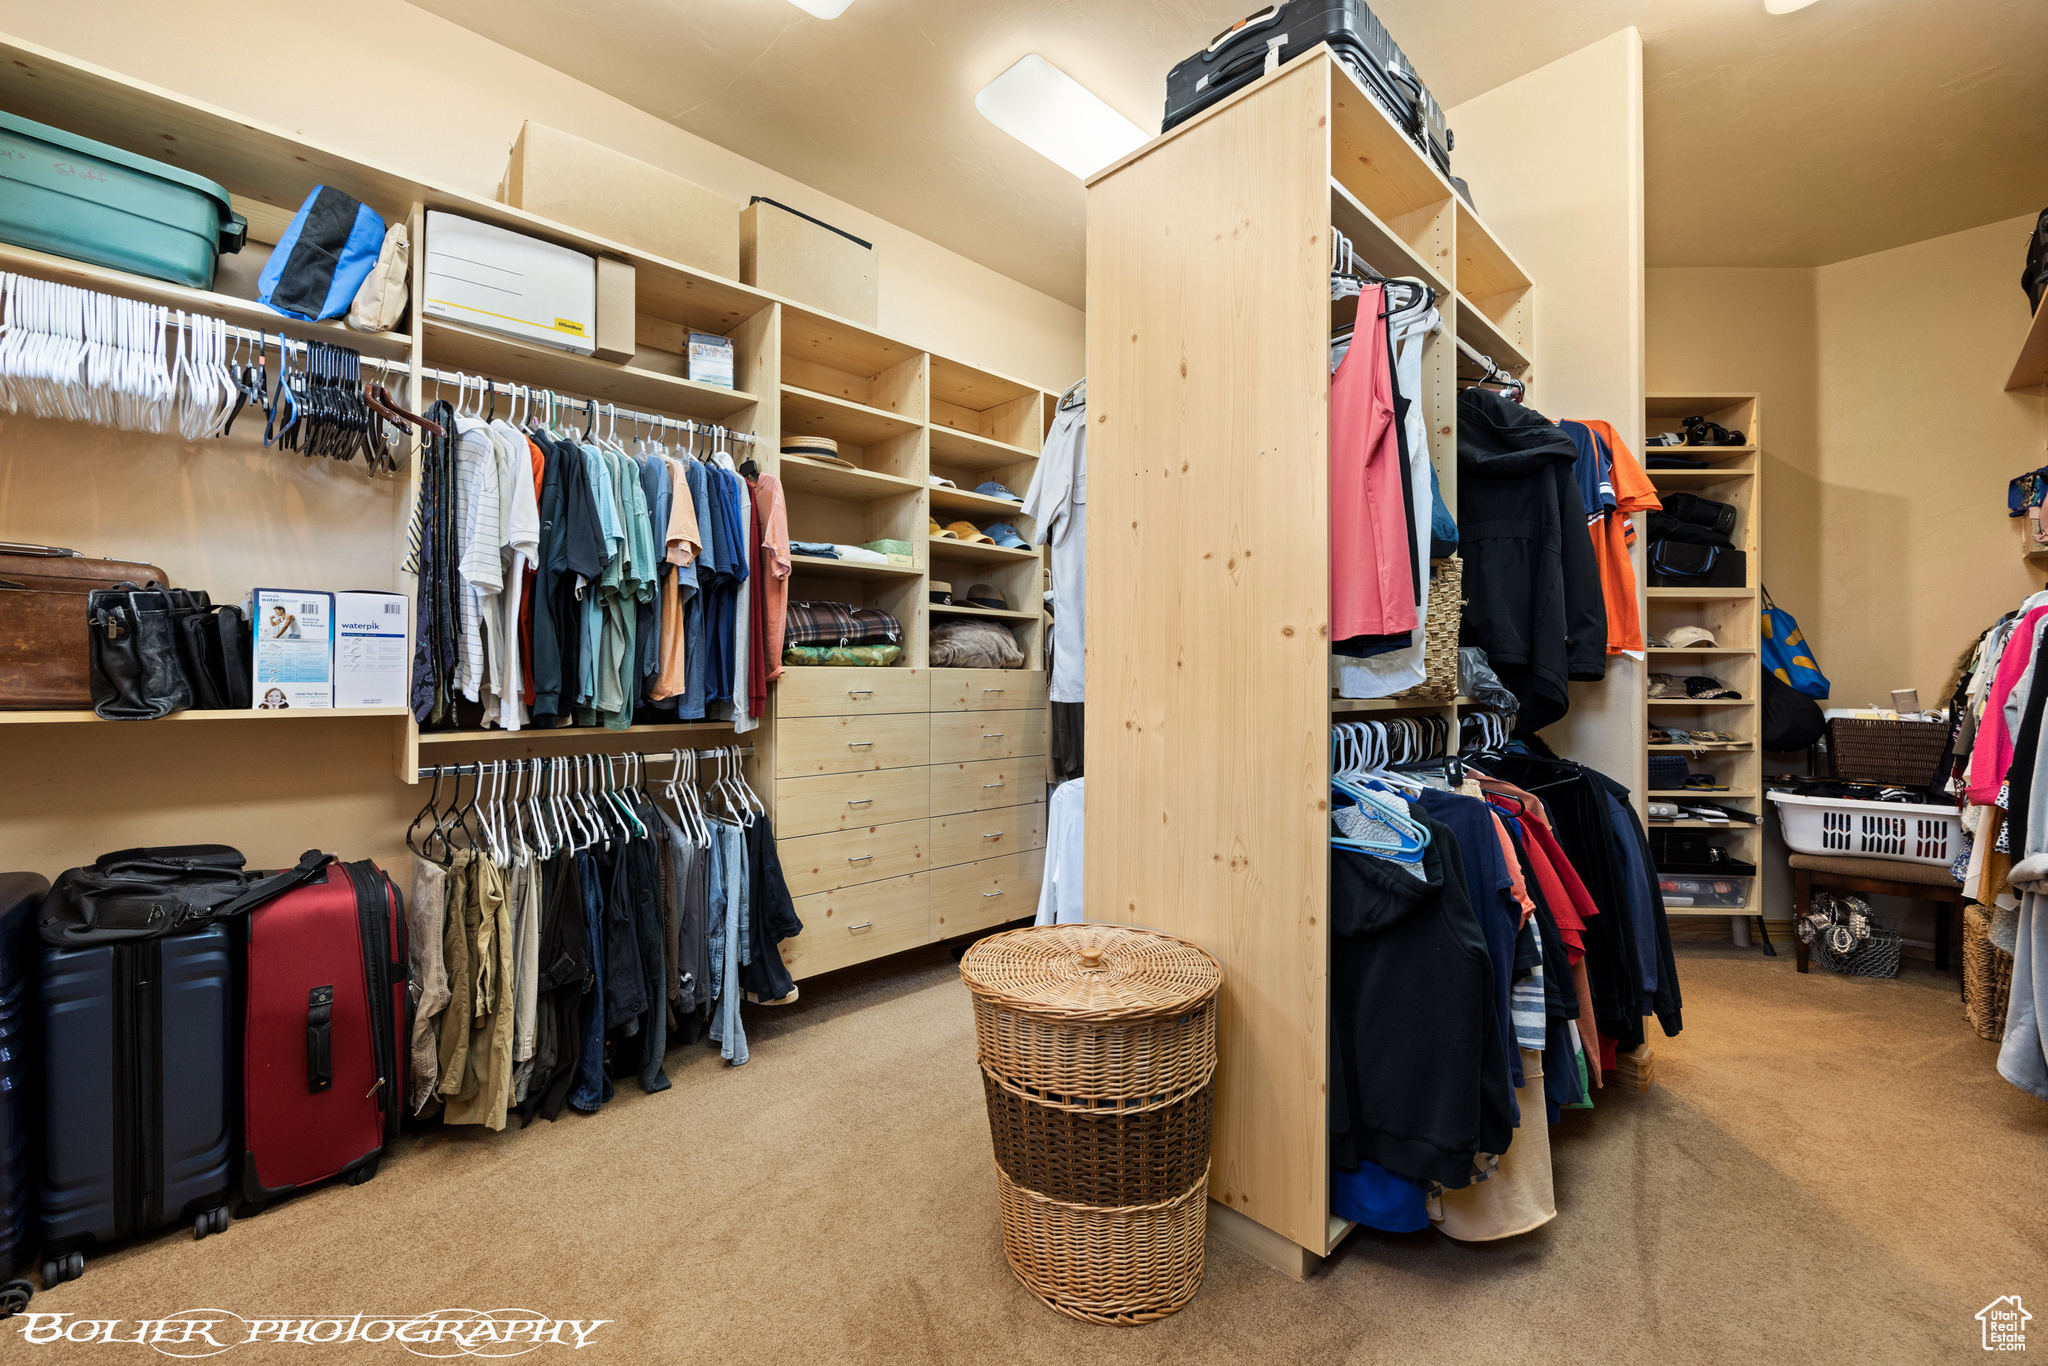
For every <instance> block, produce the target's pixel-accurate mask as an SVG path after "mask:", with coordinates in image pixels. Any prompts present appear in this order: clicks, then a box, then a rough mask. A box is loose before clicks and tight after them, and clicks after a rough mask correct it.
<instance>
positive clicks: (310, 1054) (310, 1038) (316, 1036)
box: [306, 986, 334, 1091]
mask: <svg viewBox="0 0 2048 1366" xmlns="http://www.w3.org/2000/svg"><path fill="white" fill-rule="evenodd" d="M333 1085H334V988H333V987H331V986H326V987H314V988H313V989H312V990H311V991H309V992H307V993H306V1089H307V1090H308V1091H325V1090H328V1089H329V1088H331V1087H332V1086H333Z"/></svg>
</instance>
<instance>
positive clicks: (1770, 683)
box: [1762, 669, 1828, 754]
mask: <svg viewBox="0 0 2048 1366" xmlns="http://www.w3.org/2000/svg"><path fill="white" fill-rule="evenodd" d="M1763 703H1764V705H1763V737H1762V739H1763V746H1764V748H1765V749H1767V750H1769V751H1770V752H1771V753H1773V754H1791V753H1794V752H1796V751H1798V750H1802V749H1809V748H1811V747H1812V746H1814V745H1815V744H1818V743H1819V741H1820V737H1821V736H1823V735H1825V734H1826V733H1827V729H1828V723H1827V718H1826V717H1825V716H1823V715H1822V714H1821V709H1820V703H1818V702H1816V701H1814V700H1813V699H1812V698H1811V697H1808V696H1807V695H1806V694H1805V693H1803V692H1799V691H1797V690H1796V689H1794V688H1792V687H1791V686H1790V685H1789V684H1786V683H1783V682H1780V681H1779V679H1778V676H1777V675H1776V674H1774V673H1772V672H1771V671H1770V670H1769V669H1765V670H1764V696H1763Z"/></svg>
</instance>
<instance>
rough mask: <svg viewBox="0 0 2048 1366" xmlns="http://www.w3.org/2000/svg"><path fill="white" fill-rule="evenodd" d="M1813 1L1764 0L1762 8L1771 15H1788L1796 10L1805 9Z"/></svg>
mask: <svg viewBox="0 0 2048 1366" xmlns="http://www.w3.org/2000/svg"><path fill="white" fill-rule="evenodd" d="M1812 3H1813V0H1764V8H1765V9H1767V10H1769V11H1770V12H1771V13H1772V14H1790V13H1791V12H1792V11H1793V10H1796V9H1805V8H1806V7H1807V6H1808V5H1810V4H1812Z"/></svg>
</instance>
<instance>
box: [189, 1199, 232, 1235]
mask: <svg viewBox="0 0 2048 1366" xmlns="http://www.w3.org/2000/svg"><path fill="white" fill-rule="evenodd" d="M227 1231H228V1211H227V1207H226V1206H225V1205H223V1206H222V1207H221V1208H219V1209H209V1210H201V1211H200V1212H199V1213H198V1215H196V1216H195V1217H194V1218H193V1220H192V1236H193V1237H194V1238H204V1237H205V1236H206V1235H207V1234H209V1233H226V1232H227Z"/></svg>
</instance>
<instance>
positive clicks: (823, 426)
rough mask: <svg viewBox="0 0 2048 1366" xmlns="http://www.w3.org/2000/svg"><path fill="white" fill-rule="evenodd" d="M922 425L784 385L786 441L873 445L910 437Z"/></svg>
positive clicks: (849, 402)
mask: <svg viewBox="0 0 2048 1366" xmlns="http://www.w3.org/2000/svg"><path fill="white" fill-rule="evenodd" d="M917 429H918V424H917V423H915V422H911V421H909V420H907V419H905V418H902V417H898V416H897V415H896V414H895V413H885V412H883V411H882V410H881V409H880V408H870V407H868V405H867V404H865V403H855V402H853V401H852V400H851V399H844V398H834V397H832V395H830V394H820V393H817V392H815V391H813V390H810V389H799V388H797V387H796V386H795V385H793V384H785V385H783V386H782V439H783V441H784V442H787V441H788V440H789V439H790V438H791V437H793V436H829V437H831V438H832V439H833V440H834V441H838V442H841V443H843V444H845V445H849V446H872V445H874V444H875V443H876V442H877V441H887V440H888V439H889V438H890V437H892V436H908V435H909V434H910V433H912V432H914V431H916V430H917Z"/></svg>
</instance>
